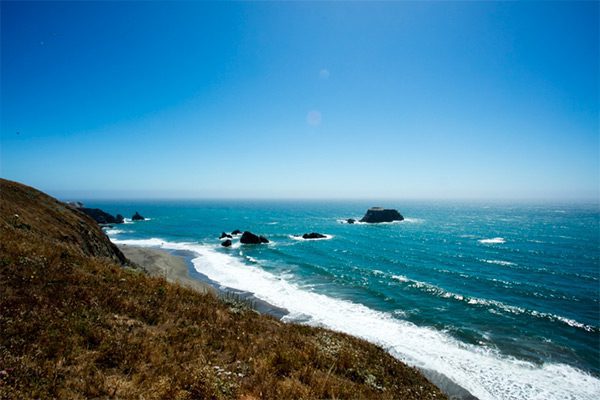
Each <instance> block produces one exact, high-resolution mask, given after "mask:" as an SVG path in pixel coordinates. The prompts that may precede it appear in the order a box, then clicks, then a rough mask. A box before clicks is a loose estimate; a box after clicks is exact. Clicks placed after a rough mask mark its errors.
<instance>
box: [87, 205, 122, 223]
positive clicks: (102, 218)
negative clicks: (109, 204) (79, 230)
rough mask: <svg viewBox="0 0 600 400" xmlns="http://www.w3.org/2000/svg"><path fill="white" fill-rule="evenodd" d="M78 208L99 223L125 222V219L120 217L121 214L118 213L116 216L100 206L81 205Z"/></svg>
mask: <svg viewBox="0 0 600 400" xmlns="http://www.w3.org/2000/svg"><path fill="white" fill-rule="evenodd" d="M77 209H78V210H79V211H81V212H83V213H84V214H87V215H89V216H90V217H92V218H93V219H94V221H96V222H97V223H99V224H121V223H123V220H122V219H119V215H117V217H116V218H115V217H113V216H112V215H111V214H109V213H107V212H104V211H102V210H101V209H99V208H86V207H79V208H77Z"/></svg>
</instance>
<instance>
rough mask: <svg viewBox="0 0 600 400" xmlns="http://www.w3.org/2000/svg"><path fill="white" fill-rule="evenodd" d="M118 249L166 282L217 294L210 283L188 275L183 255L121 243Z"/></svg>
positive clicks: (149, 272)
mask: <svg viewBox="0 0 600 400" xmlns="http://www.w3.org/2000/svg"><path fill="white" fill-rule="evenodd" d="M119 249H120V250H121V251H122V252H123V254H125V257H127V258H128V259H129V260H130V261H132V262H133V263H135V264H137V265H138V266H139V267H140V268H141V269H143V270H144V271H146V272H148V274H150V275H152V276H162V277H164V278H165V279H166V280H167V281H168V282H172V283H178V284H180V285H183V286H186V287H189V288H192V289H194V290H197V291H198V292H200V293H213V294H217V291H216V290H215V288H213V287H212V286H211V285H209V284H208V283H206V282H202V281H201V280H198V279H195V278H192V277H191V276H190V274H189V267H188V264H187V262H186V260H185V259H184V258H183V257H180V256H177V255H173V254H171V253H169V252H168V251H165V250H160V249H156V248H151V247H137V246H128V245H125V244H123V245H119Z"/></svg>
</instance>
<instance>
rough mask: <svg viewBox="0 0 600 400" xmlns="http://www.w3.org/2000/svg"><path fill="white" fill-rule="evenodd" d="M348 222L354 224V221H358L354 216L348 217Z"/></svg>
mask: <svg viewBox="0 0 600 400" xmlns="http://www.w3.org/2000/svg"><path fill="white" fill-rule="evenodd" d="M346 222H347V223H349V224H353V223H355V222H356V220H355V219H354V218H348V219H347V220H346Z"/></svg>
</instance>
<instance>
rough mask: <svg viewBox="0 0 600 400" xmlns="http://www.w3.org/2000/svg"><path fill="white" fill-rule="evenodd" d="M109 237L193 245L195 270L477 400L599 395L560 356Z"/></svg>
mask: <svg viewBox="0 0 600 400" xmlns="http://www.w3.org/2000/svg"><path fill="white" fill-rule="evenodd" d="M114 241H115V242H116V243H122V244H130V245H139V246H159V247H163V248H166V249H178V250H190V251H193V252H194V253H195V254H197V257H196V258H195V259H193V263H194V266H195V268H196V270H197V271H198V272H200V273H202V274H204V275H206V276H208V277H209V278H210V279H212V280H214V281H216V282H219V283H220V284H221V285H224V286H227V287H231V288H235V289H238V290H244V291H248V292H252V293H254V295H255V296H256V297H258V298H259V299H261V300H264V301H266V302H269V303H271V304H273V305H275V306H277V307H282V308H285V309H287V310H288V311H289V312H290V314H289V315H287V316H286V317H285V319H286V320H289V321H305V322H306V323H308V324H310V325H318V326H325V327H328V328H331V329H334V330H337V331H341V332H346V333H348V334H351V335H354V336H358V337H361V338H363V339H366V340H368V341H370V342H373V343H376V344H378V345H380V346H382V347H383V348H385V349H387V350H388V351H389V352H390V353H391V354H392V355H394V356H395V357H397V358H399V359H400V360H402V361H405V362H406V363H408V364H411V365H414V366H416V367H420V368H426V369H431V370H434V371H437V372H439V373H441V374H443V375H445V376H446V377H448V378H449V379H451V380H452V381H454V382H456V383H457V384H458V385H460V386H462V387H464V388H465V389H467V390H468V391H469V392H471V393H472V394H473V395H474V396H476V397H478V398H479V399H481V400H492V399H503V400H526V399H536V400H537V399H540V400H541V399H547V400H552V399H578V400H587V399H590V400H591V399H594V400H595V399H597V398H598V397H599V396H600V380H599V379H598V378H596V377H594V376H592V375H589V374H587V373H585V372H583V371H581V370H579V369H577V368H574V367H571V366H569V365H566V364H561V363H546V364H544V365H541V366H539V365H535V364H533V363H530V362H526V361H522V360H518V359H515V358H513V357H507V356H504V355H502V354H500V353H499V352H497V351H495V350H492V349H489V348H486V347H481V346H474V345H470V344H465V343H462V342H460V341H458V340H456V339H454V338H452V337H451V336H450V335H448V334H446V333H444V332H440V331H437V330H435V329H432V328H427V327H419V326H417V325H415V324H412V323H410V322H407V321H402V320H399V319H397V318H394V316H393V315H392V314H390V313H384V312H380V311H375V310H372V309H370V308H368V307H366V306H364V305H362V304H357V303H354V302H351V301H347V300H340V299H335V298H332V297H329V296H325V295H323V294H318V293H315V292H311V291H309V290H305V289H302V288H301V287H299V286H297V285H295V284H294V283H291V282H290V281H289V280H286V279H283V277H281V276H277V275H274V274H272V273H269V272H266V271H264V270H263V269H261V268H260V267H259V266H257V265H249V264H248V263H244V262H243V261H242V260H240V259H238V258H236V257H232V256H230V255H228V254H226V253H224V252H219V251H217V250H216V249H215V248H214V247H213V246H208V245H200V244H194V243H174V242H167V241H163V240H161V239H156V238H154V239H147V240H123V241H118V240H114ZM404 278H405V279H406V280H409V279H408V278H406V277H404ZM400 280H402V278H400Z"/></svg>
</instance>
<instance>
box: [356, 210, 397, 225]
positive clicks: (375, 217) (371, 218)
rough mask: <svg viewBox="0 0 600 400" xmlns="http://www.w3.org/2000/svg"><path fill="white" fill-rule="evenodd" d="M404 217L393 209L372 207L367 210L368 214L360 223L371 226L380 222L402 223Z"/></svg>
mask: <svg viewBox="0 0 600 400" xmlns="http://www.w3.org/2000/svg"><path fill="white" fill-rule="evenodd" d="M403 219H404V217H403V216H402V215H400V213H399V212H398V210H394V209H391V208H381V207H371V208H369V209H368V210H367V213H366V214H365V216H364V217H362V219H361V220H360V222H368V223H370V224H376V223H379V222H392V221H402V220H403Z"/></svg>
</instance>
